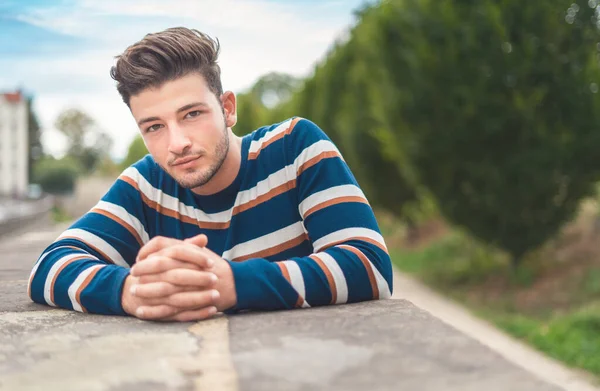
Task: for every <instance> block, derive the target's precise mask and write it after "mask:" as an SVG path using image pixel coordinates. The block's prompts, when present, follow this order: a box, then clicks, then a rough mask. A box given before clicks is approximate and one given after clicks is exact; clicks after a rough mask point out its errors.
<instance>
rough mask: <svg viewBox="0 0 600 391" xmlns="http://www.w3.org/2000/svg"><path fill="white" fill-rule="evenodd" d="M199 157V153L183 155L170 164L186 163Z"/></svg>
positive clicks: (179, 164)
mask: <svg viewBox="0 0 600 391" xmlns="http://www.w3.org/2000/svg"><path fill="white" fill-rule="evenodd" d="M199 158H200V156H199V155H197V156H187V157H183V158H180V159H177V160H175V161H174V162H173V163H171V166H181V165H184V164H186V163H189V162H193V161H194V160H197V159H199Z"/></svg>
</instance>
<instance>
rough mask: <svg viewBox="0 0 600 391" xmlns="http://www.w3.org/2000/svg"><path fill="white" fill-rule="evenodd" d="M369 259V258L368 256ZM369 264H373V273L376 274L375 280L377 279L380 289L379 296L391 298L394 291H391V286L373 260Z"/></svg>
mask: <svg viewBox="0 0 600 391" xmlns="http://www.w3.org/2000/svg"><path fill="white" fill-rule="evenodd" d="M367 259H368V258H367ZM369 264H370V265H371V269H373V274H375V281H377V289H378V290H379V298H380V299H389V298H390V297H392V292H391V291H390V286H389V285H388V283H387V281H386V280H385V278H383V276H382V275H381V273H379V270H377V268H376V267H375V266H374V265H373V263H372V262H371V260H369Z"/></svg>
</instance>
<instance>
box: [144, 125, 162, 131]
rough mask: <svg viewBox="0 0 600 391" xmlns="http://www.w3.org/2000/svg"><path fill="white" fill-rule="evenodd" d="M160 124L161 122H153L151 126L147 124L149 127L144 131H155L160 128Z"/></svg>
mask: <svg viewBox="0 0 600 391" xmlns="http://www.w3.org/2000/svg"><path fill="white" fill-rule="evenodd" d="M161 126H162V125H161V124H154V125H152V126H149V127H148V128H147V129H146V132H155V131H157V130H158V129H160V127H161Z"/></svg>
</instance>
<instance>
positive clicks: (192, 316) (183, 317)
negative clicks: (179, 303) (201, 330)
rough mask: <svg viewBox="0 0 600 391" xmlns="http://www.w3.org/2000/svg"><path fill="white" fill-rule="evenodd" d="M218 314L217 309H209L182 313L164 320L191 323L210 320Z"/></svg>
mask: <svg viewBox="0 0 600 391" xmlns="http://www.w3.org/2000/svg"><path fill="white" fill-rule="evenodd" d="M216 313H217V307H207V308H202V309H199V310H190V311H182V312H179V313H177V314H175V315H172V316H168V317H166V318H165V319H164V320H175V321H178V322H190V321H193V320H202V319H208V318H210V317H211V316H213V315H214V314H216Z"/></svg>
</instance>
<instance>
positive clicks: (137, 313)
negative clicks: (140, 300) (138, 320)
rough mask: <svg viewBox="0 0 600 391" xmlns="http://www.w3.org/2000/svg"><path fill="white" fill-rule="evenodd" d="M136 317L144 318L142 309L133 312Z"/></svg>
mask: <svg viewBox="0 0 600 391" xmlns="http://www.w3.org/2000/svg"><path fill="white" fill-rule="evenodd" d="M135 313H136V315H137V316H140V317H141V316H144V309H143V308H141V307H140V308H138V309H137V311H135Z"/></svg>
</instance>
